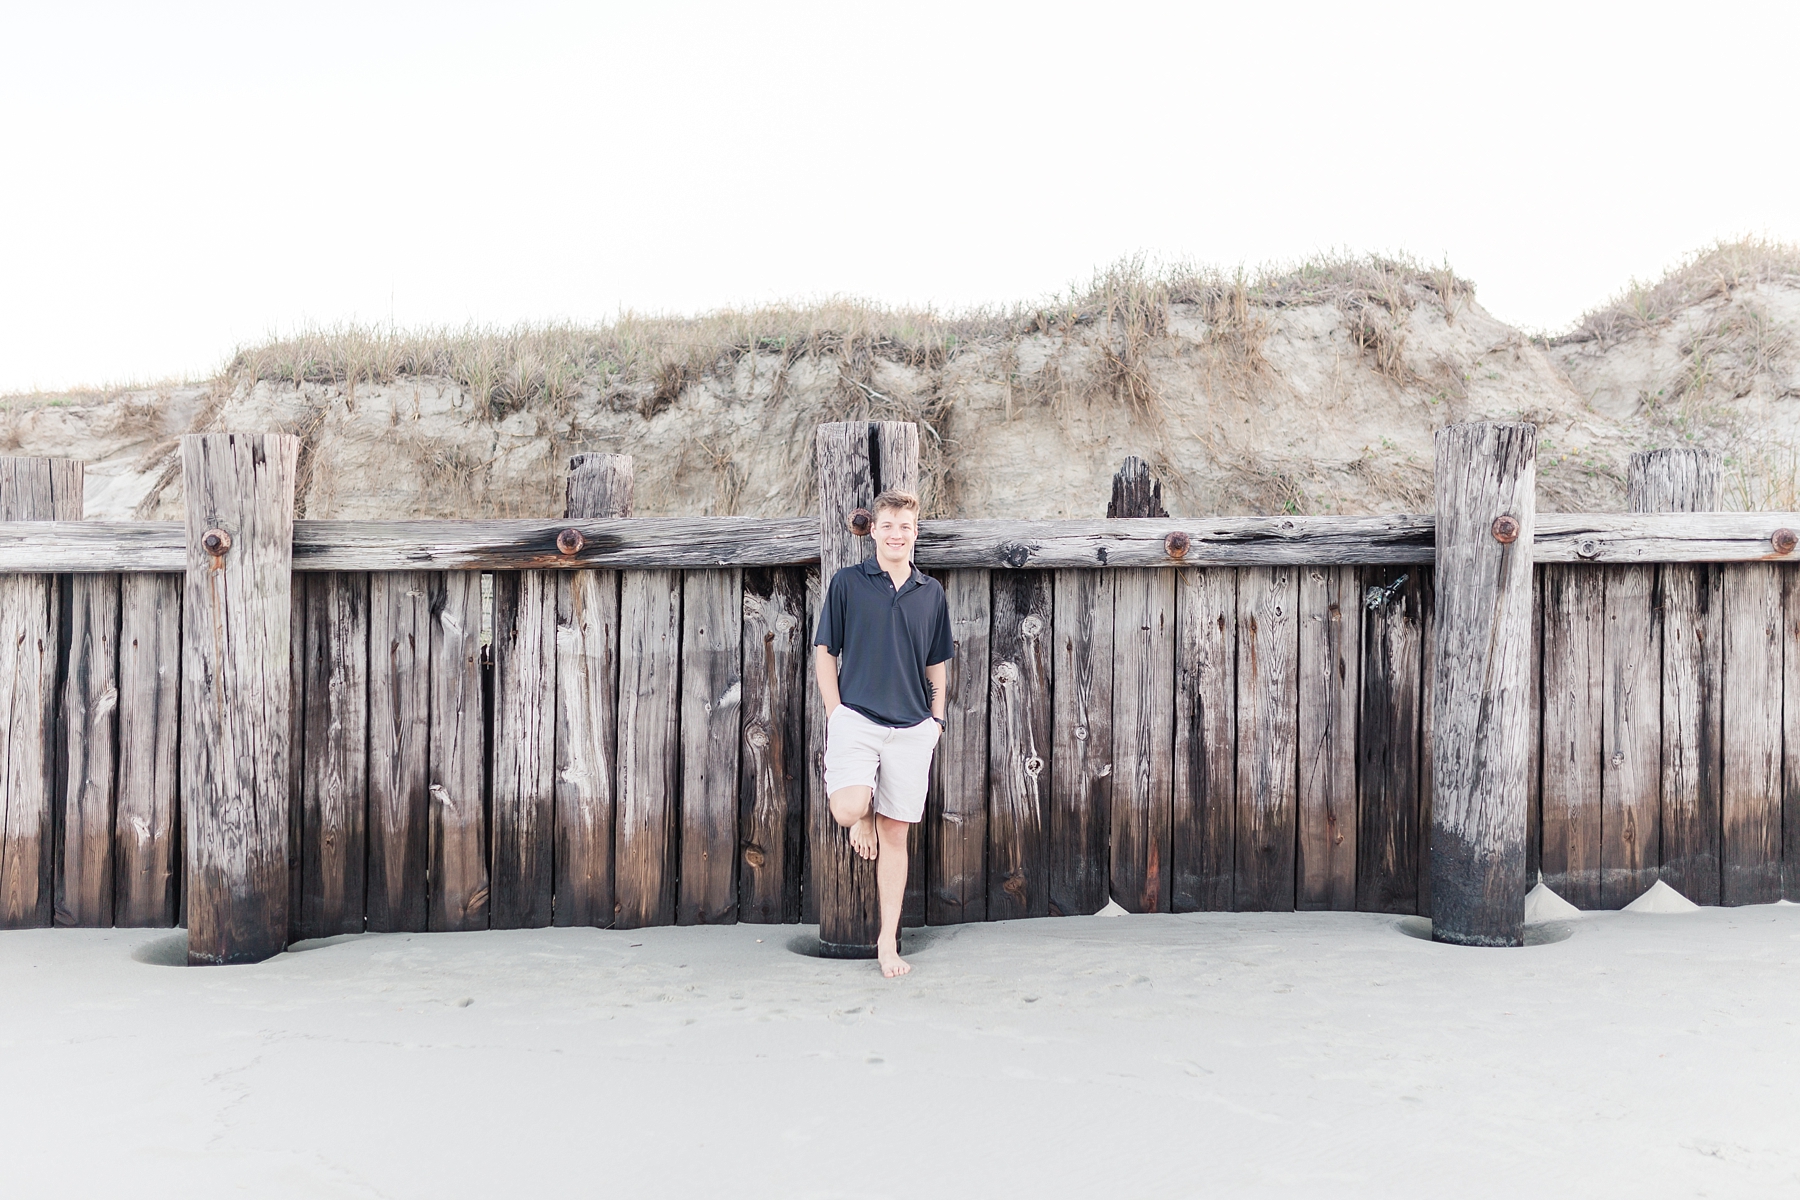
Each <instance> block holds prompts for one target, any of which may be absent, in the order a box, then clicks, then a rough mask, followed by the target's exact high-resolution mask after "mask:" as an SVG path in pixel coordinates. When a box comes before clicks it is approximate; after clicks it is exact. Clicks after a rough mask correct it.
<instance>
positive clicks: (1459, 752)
mask: <svg viewBox="0 0 1800 1200" xmlns="http://www.w3.org/2000/svg"><path fill="white" fill-rule="evenodd" d="M1536 459H1537V429H1536V427H1535V426H1532V425H1529V424H1524V423H1515V424H1502V423H1498V422H1494V423H1471V424H1464V425H1450V426H1446V427H1445V428H1443V429H1440V430H1439V431H1438V433H1437V439H1436V470H1435V479H1436V491H1437V564H1436V570H1435V573H1434V578H1433V581H1432V586H1433V590H1434V592H1435V594H1436V601H1437V602H1436V618H1435V624H1434V633H1433V645H1434V649H1435V653H1434V656H1433V661H1432V681H1431V686H1432V694H1431V704H1432V720H1431V728H1432V733H1433V736H1432V738H1431V755H1432V798H1431V936H1432V937H1433V939H1435V940H1437V941H1440V942H1450V943H1453V944H1457V945H1468V946H1517V945H1522V944H1523V941H1524V929H1525V926H1524V922H1525V889H1526V884H1525V824H1526V818H1525V806H1526V797H1527V787H1526V779H1525V773H1526V769H1527V766H1528V764H1529V762H1530V750H1529V748H1528V747H1527V745H1526V735H1527V732H1528V730H1527V725H1528V722H1529V719H1530V715H1531V699H1530V696H1529V695H1528V690H1529V686H1530V682H1531V663H1530V661H1529V660H1530V652H1531V548H1532V537H1533V534H1532V528H1533V518H1534V516H1535V508H1536V496H1535V488H1536V481H1537V470H1536ZM1546 588H1548V583H1547V582H1546ZM1547 600H1548V597H1547V596H1546V602H1547ZM1547 641H1548V630H1547V629H1546V642H1547ZM1545 655H1546V662H1548V658H1549V649H1548V646H1547V645H1546V649H1545ZM1547 690H1548V688H1546V691H1547ZM1546 723H1548V721H1546ZM1545 791H1546V793H1548V791H1549V789H1548V788H1546V789H1545Z"/></svg>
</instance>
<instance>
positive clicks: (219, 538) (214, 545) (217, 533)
mask: <svg viewBox="0 0 1800 1200" xmlns="http://www.w3.org/2000/svg"><path fill="white" fill-rule="evenodd" d="M200 548H201V549H202V550H205V551H206V552H207V553H208V554H210V555H212V556H213V557H214V558H224V557H225V554H226V552H227V551H228V550H230V549H231V535H230V534H229V533H226V532H225V531H224V530H223V529H209V530H207V531H206V532H205V533H203V534H201V535H200Z"/></svg>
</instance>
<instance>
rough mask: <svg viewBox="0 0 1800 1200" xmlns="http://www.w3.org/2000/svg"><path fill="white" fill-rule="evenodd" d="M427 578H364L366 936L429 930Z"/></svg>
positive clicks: (417, 574) (391, 574)
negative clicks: (366, 608) (366, 647)
mask: <svg viewBox="0 0 1800 1200" xmlns="http://www.w3.org/2000/svg"><path fill="white" fill-rule="evenodd" d="M430 716H431V576H430V575H429V574H427V573H426V572H424V571H378V572H375V573H374V574H372V575H370V576H369V828H368V836H369V872H368V897H369V899H368V928H369V931H370V932H371V933H399V932H402V931H405V932H415V931H417V932H423V931H424V930H426V929H427V928H429V927H430V926H429V917H428V911H429V910H428V907H427V901H428V894H429V893H428V889H427V875H426V872H427V869H428V867H429V864H430V862H431V842H430V837H429V835H428V832H427V831H428V829H429V827H430V813H431V799H430V786H431V783H430V779H431V777H430V757H429V748H430V743H431V723H430Z"/></svg>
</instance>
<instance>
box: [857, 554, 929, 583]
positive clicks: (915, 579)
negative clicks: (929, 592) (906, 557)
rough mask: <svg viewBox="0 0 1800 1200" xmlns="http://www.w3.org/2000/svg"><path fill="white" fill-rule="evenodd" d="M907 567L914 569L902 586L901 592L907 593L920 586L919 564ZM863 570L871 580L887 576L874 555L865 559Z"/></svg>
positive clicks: (911, 564) (910, 564)
mask: <svg viewBox="0 0 1800 1200" xmlns="http://www.w3.org/2000/svg"><path fill="white" fill-rule="evenodd" d="M907 566H909V567H911V568H912V574H911V575H908V576H907V577H906V582H905V583H904V584H902V585H901V588H900V590H901V591H906V590H907V589H908V588H916V587H919V586H920V583H919V567H918V564H916V563H908V564H907ZM862 569H863V574H864V575H867V576H868V577H869V578H870V579H879V578H880V577H881V576H883V575H886V574H887V572H886V571H884V570H882V569H881V563H880V562H879V561H878V560H877V559H876V557H875V556H874V555H873V554H871V555H869V557H867V558H865V559H863V564H862Z"/></svg>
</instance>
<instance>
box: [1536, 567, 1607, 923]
mask: <svg viewBox="0 0 1800 1200" xmlns="http://www.w3.org/2000/svg"><path fill="white" fill-rule="evenodd" d="M1605 570H1606V569H1605V568H1603V567H1595V566H1590V565H1588V564H1587V563H1549V564H1546V565H1545V567H1544V568H1543V602H1542V603H1543V610H1542V615H1543V639H1544V642H1543V655H1544V661H1543V667H1542V686H1543V733H1542V735H1541V736H1542V741H1543V763H1542V771H1543V776H1542V778H1543V797H1542V801H1541V803H1542V810H1541V811H1542V819H1543V825H1542V827H1541V828H1542V838H1543V842H1542V847H1543V849H1542V854H1543V858H1542V860H1541V861H1542V870H1543V875H1544V885H1545V886H1546V887H1548V888H1550V889H1551V890H1552V891H1554V892H1555V893H1556V894H1557V895H1559V896H1561V897H1562V898H1563V899H1565V900H1567V901H1568V902H1569V903H1570V904H1573V905H1574V906H1575V907H1576V908H1584V909H1594V908H1600V907H1601V860H1602V849H1601V842H1602V837H1603V835H1602V833H1601V808H1602V800H1601V787H1602V786H1603V783H1602V780H1603V775H1604V772H1603V770H1602V762H1603V755H1602V743H1603V742H1604V741H1605V738H1604V737H1603V733H1602V731H1603V728H1604V725H1605V721H1604V719H1603V717H1604V711H1603V710H1604V708H1605V704H1604V702H1603V694H1604V692H1605V686H1604V682H1603V680H1604V677H1605V674H1606V672H1605V663H1606V654H1605V635H1606V576H1605Z"/></svg>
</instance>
